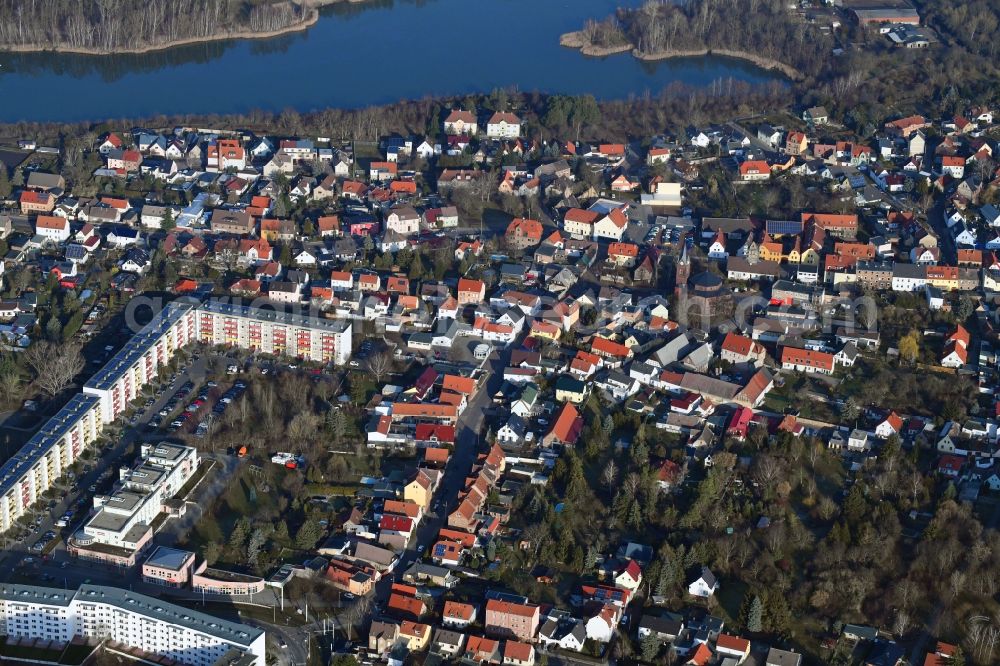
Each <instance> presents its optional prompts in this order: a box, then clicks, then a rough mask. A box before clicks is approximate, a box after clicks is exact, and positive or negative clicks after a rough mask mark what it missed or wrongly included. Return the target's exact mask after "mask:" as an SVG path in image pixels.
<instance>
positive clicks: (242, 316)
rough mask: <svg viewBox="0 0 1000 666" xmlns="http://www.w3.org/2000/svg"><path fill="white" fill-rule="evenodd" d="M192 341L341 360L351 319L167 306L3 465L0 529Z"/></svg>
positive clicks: (215, 305)
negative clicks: (178, 350) (176, 353)
mask: <svg viewBox="0 0 1000 666" xmlns="http://www.w3.org/2000/svg"><path fill="white" fill-rule="evenodd" d="M195 340H201V341H203V342H206V343H209V344H228V345H237V346H240V347H242V348H244V349H252V350H255V351H263V352H268V353H274V354H288V355H290V356H297V357H300V358H306V359H309V360H313V361H320V362H333V363H337V364H341V365H342V364H345V363H347V361H348V359H349V358H350V356H351V322H350V321H340V320H331V319H319V318H315V317H308V316H303V315H291V314H286V313H281V312H275V311H272V310H264V309H259V308H251V307H244V306H236V305H230V304H219V303H206V304H202V305H199V306H197V307H196V306H195V305H194V304H192V303H186V302H174V303H171V304H169V305H168V306H167V307H165V308H164V309H163V310H162V311H161V312H159V313H158V314H157V315H156V316H154V317H153V319H152V321H150V322H149V323H148V324H147V325H146V326H145V327H144V328H143V329H142V330H141V331H139V332H138V333H137V334H135V336H133V338H132V339H131V340H130V341H129V343H128V344H127V345H126V346H125V347H123V348H122V349H121V350H120V351H119V352H118V353H117V354H116V355H115V356H114V357H113V358H112V359H111V360H110V361H109V362H108V363H107V364H106V365H105V366H104V367H103V368H101V370H99V371H98V372H97V374H95V375H94V376H93V377H91V378H90V380H89V381H88V382H87V383H86V384H85V385H84V388H83V392H82V393H81V394H79V395H77V396H74V397H73V399H71V400H70V401H69V403H68V404H67V405H66V406H65V407H63V409H61V410H60V411H59V412H58V413H57V414H56V415H55V416H54V417H52V418H51V419H49V421H48V422H47V423H46V424H45V425H44V426H42V428H41V429H40V430H39V431H38V432H37V433H36V434H35V435H34V437H32V438H31V439H30V440H29V441H28V443H27V444H25V445H24V446H23V447H22V448H21V449H20V450H19V451H18V452H17V453H15V454H14V455H13V456H12V457H11V458H10V459H9V460H8V461H7V462H6V463H5V464H4V465H3V466H2V467H0V532H3V531H6V530H8V529H10V528H11V526H13V524H14V523H15V521H16V520H17V519H18V518H19V517H20V516H22V515H24V514H25V512H26V511H27V509H28V508H30V507H31V505H32V504H34V503H35V502H36V501H38V500H39V499H40V498H41V496H42V494H43V493H44V492H45V491H46V490H48V489H49V488H50V487H52V484H53V483H54V482H55V480H56V479H58V478H59V477H60V476H62V475H63V474H64V473H65V471H66V470H67V469H68V468H69V467H70V466H71V465H72V464H73V463H74V462H75V461H76V460H77V459H78V458H79V456H80V453H81V452H82V451H83V449H84V448H85V447H87V446H88V445H89V444H91V443H92V442H93V441H94V440H95V439H97V436H98V435H99V434H100V432H101V430H102V429H103V425H104V424H105V423H110V422H112V421H114V420H115V419H116V418H117V417H118V416H119V415H121V414H122V412H124V411H125V410H126V408H127V407H128V405H129V403H131V402H132V401H133V400H135V398H136V397H137V396H138V395H139V393H140V391H141V389H142V387H143V386H145V385H147V384H149V383H150V382H152V381H153V380H154V379H155V377H156V376H157V373H158V372H159V369H160V368H162V367H163V366H165V365H166V364H167V363H168V362H169V360H170V358H171V357H172V356H173V354H174V352H176V351H177V349H179V348H180V347H183V346H185V345H187V344H189V343H191V342H194V341H195ZM452 410H454V408H453V407H452Z"/></svg>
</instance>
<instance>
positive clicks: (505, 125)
mask: <svg viewBox="0 0 1000 666" xmlns="http://www.w3.org/2000/svg"><path fill="white" fill-rule="evenodd" d="M486 136H487V137H488V138H490V139H516V138H517V137H519V136H521V119H520V118H518V117H517V116H516V115H514V114H513V113H505V112H500V111H497V112H496V113H494V114H493V115H492V116H490V119H489V120H487V121H486Z"/></svg>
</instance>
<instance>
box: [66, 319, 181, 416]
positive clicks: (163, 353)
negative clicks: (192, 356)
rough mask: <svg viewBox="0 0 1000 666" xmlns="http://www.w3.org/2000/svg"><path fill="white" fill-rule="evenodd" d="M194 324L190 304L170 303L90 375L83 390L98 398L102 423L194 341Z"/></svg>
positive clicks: (123, 407) (133, 397)
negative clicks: (182, 348) (175, 354)
mask: <svg viewBox="0 0 1000 666" xmlns="http://www.w3.org/2000/svg"><path fill="white" fill-rule="evenodd" d="M196 325H197V320H196V318H195V311H194V306H193V305H192V304H191V303H171V304H170V305H168V306H167V307H166V308H164V309H163V310H162V311H161V312H160V313H158V314H157V315H156V316H155V317H153V320H152V321H150V322H149V323H148V324H146V326H145V327H143V329H142V330H141V331H139V332H138V333H136V334H135V336H133V337H132V339H131V340H130V341H129V343H128V344H127V345H125V346H124V347H123V348H122V349H121V350H120V351H119V352H118V353H117V354H115V356H114V357H112V359H111V360H110V361H108V363H107V364H106V365H105V366H104V367H103V368H101V369H100V370H99V371H98V372H97V374H95V375H94V376H93V377H91V378H90V380H89V381H88V382H87V383H86V384H85V385H84V388H83V392H84V393H86V394H89V395H93V396H96V397H97V398H98V399H99V400H100V406H101V418H102V419H103V421H104V423H110V422H111V421H113V420H115V418H117V417H118V415H119V414H121V413H122V412H123V411H125V409H126V407H127V406H128V404H129V403H130V402H131V401H133V400H135V398H136V397H137V396H138V395H139V392H140V390H141V389H142V387H143V386H145V385H146V384H149V383H150V382H152V381H153V380H154V379H155V377H156V375H157V373H158V371H159V369H160V368H161V367H163V366H165V365H166V364H167V363H168V362H169V361H170V358H171V357H172V356H173V355H174V352H176V351H177V350H178V349H179V348H181V347H183V346H184V345H186V344H188V343H190V342H194V340H195V339H196V328H195V327H196Z"/></svg>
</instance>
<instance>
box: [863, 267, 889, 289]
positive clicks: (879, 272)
mask: <svg viewBox="0 0 1000 666" xmlns="http://www.w3.org/2000/svg"><path fill="white" fill-rule="evenodd" d="M855 272H856V273H857V278H858V279H857V281H858V283H859V284H861V286H862V287H865V288H867V289H872V290H875V291H879V290H884V289H889V288H891V287H892V264H888V263H883V262H878V261H859V262H858V263H857V265H856V266H855Z"/></svg>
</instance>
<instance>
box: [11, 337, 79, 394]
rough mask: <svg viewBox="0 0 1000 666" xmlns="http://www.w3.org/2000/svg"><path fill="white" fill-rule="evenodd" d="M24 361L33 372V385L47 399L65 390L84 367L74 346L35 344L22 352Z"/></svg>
mask: <svg viewBox="0 0 1000 666" xmlns="http://www.w3.org/2000/svg"><path fill="white" fill-rule="evenodd" d="M24 360H25V362H26V363H27V364H28V365H29V366H30V367H31V369H32V370H33V371H34V372H35V384H36V385H37V386H38V388H39V389H41V390H42V391H43V392H44V393H46V394H47V395H48V396H49V397H54V396H56V395H58V394H59V393H61V392H62V391H63V390H65V389H66V388H67V387H68V386H69V385H70V384H71V383H72V382H73V378H74V377H76V376H77V375H78V374H80V372H81V371H82V370H83V366H84V362H83V355H82V354H81V353H80V346H79V345H76V344H55V343H52V342H44V341H43V342H36V343H35V344H33V345H31V346H30V347H28V349H27V350H26V351H25V352H24Z"/></svg>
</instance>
